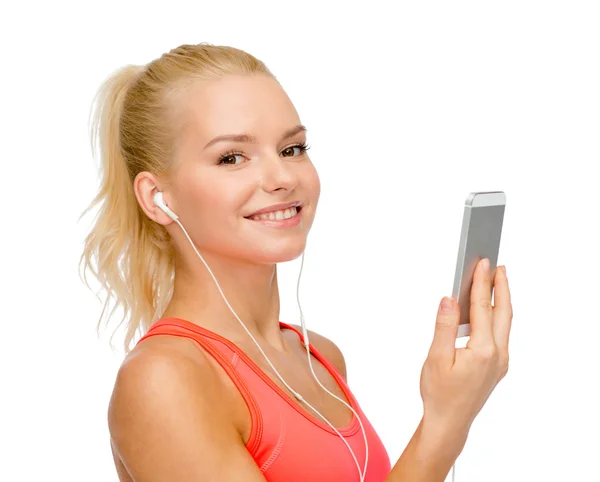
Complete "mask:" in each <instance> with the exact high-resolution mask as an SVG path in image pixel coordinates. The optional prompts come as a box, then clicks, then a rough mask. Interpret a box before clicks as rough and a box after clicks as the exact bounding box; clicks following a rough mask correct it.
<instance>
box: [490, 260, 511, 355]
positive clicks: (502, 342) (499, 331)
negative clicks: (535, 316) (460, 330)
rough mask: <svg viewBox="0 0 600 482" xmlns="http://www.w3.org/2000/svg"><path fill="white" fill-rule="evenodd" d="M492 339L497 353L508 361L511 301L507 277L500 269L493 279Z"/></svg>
mask: <svg viewBox="0 0 600 482" xmlns="http://www.w3.org/2000/svg"><path fill="white" fill-rule="evenodd" d="M493 312H494V339H495V340H496V346H497V347H498V351H499V353H500V354H501V355H502V356H503V357H505V358H506V360H507V361H508V339H509V336H510V327H511V324H512V317H513V311H512V302H511V299H510V289H509V287H508V279H507V277H506V274H505V273H504V271H503V270H502V269H497V270H496V279H495V281H494V308H493Z"/></svg>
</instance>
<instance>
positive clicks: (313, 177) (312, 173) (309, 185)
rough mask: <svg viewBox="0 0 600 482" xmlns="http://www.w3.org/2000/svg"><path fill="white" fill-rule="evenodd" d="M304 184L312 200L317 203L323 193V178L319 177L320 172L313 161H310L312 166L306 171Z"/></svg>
mask: <svg viewBox="0 0 600 482" xmlns="http://www.w3.org/2000/svg"><path fill="white" fill-rule="evenodd" d="M304 185H305V189H306V192H307V193H308V196H309V200H310V202H311V203H313V204H314V205H316V204H317V203H318V201H319V197H320V195H321V180H320V179H319V174H318V172H317V170H316V169H315V166H314V165H313V164H312V163H310V167H309V169H307V171H306V176H305V182H304Z"/></svg>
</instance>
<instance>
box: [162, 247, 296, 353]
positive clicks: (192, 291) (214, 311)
mask: <svg viewBox="0 0 600 482" xmlns="http://www.w3.org/2000/svg"><path fill="white" fill-rule="evenodd" d="M202 257H203V258H204V260H205V261H206V263H207V264H208V266H209V267H210V269H211V271H212V272H213V274H214V276H215V278H216V279H217V281H218V283H219V286H220V287H221V290H222V292H223V294H224V295H225V298H227V301H228V302H229V304H230V305H231V308H233V310H234V311H235V312H236V313H237V315H238V317H239V318H240V320H241V321H242V322H243V323H244V325H245V326H246V328H247V329H248V330H249V331H250V333H252V335H253V336H254V337H255V338H256V339H257V340H259V339H260V340H262V341H263V342H266V343H268V344H270V345H271V346H272V347H274V348H276V349H278V350H282V349H283V348H284V346H285V344H284V342H283V337H282V335H281V331H280V328H279V309H280V300H279V289H278V286H277V265H275V264H269V265H264V264H263V265H259V264H251V263H247V262H244V261H240V260H238V259H231V258H224V257H222V256H216V255H214V256H213V255H211V254H210V253H202ZM162 317H163V318H169V317H174V318H182V319H185V320H188V321H191V322H193V323H196V324H197V325H200V326H202V327H204V328H206V329H209V330H211V331H214V332H215V333H218V334H220V335H222V336H225V337H226V338H229V339H232V340H235V339H239V338H240V337H242V339H246V338H247V337H248V334H247V333H246V332H245V330H244V328H243V327H242V326H241V325H240V322H239V321H238V320H237V319H236V317H235V316H234V314H233V313H232V312H231V310H230V309H229V307H228V306H227V304H226V303H225V300H224V299H223V297H222V296H221V293H220V292H219V290H218V288H217V285H216V284H215V282H214V280H213V278H212V276H211V275H210V273H209V272H208V270H207V269H206V266H204V263H202V261H201V260H200V259H199V258H198V256H197V255H196V254H195V253H193V258H192V259H185V260H183V259H181V258H179V257H178V256H176V259H175V281H174V288H173V296H172V298H171V301H170V303H169V305H168V306H167V309H166V310H165V312H164V313H163V316H162Z"/></svg>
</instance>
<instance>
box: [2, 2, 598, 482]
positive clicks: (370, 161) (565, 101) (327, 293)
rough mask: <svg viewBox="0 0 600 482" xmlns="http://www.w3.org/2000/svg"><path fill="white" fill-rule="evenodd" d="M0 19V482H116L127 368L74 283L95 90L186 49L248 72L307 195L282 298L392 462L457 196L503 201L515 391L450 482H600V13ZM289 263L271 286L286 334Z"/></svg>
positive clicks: (489, 412)
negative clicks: (275, 287) (308, 204)
mask: <svg viewBox="0 0 600 482" xmlns="http://www.w3.org/2000/svg"><path fill="white" fill-rule="evenodd" d="M11 3H12V5H7V6H3V7H2V11H1V12H0V17H1V18H2V26H1V28H0V36H1V38H0V40H1V42H0V45H1V47H0V50H1V52H0V53H1V57H0V66H1V67H0V70H1V75H0V82H1V90H0V95H1V96H2V104H1V108H0V119H1V126H0V127H1V130H0V136H1V142H0V146H1V151H0V155H1V166H2V168H1V173H0V179H1V180H2V183H1V186H2V193H1V199H2V201H1V202H2V218H1V219H2V223H1V224H0V230H1V236H0V242H1V243H2V249H1V251H0V253H1V267H0V274H1V276H0V283H1V297H2V310H1V312H0V321H1V327H2V348H1V350H0V357H1V358H0V362H1V363H0V370H1V380H2V382H1V383H2V385H1V388H0V390H1V396H0V403H1V411H0V438H1V440H2V446H3V447H4V448H3V449H2V452H1V454H0V480H2V481H11V482H16V481H34V480H60V481H65V482H66V481H81V480H85V481H90V482H91V481H116V480H117V478H116V475H115V473H114V468H113V463H112V459H111V453H110V448H109V441H108V431H107V424H106V409H107V404H108V399H109V397H110V393H111V390H112V385H113V382H114V377H115V374H116V371H117V369H118V366H119V364H120V362H121V360H122V356H123V355H122V353H120V352H116V353H113V352H112V351H111V349H110V348H109V345H108V337H109V333H110V332H104V333H103V334H102V336H101V338H98V337H97V335H96V332H95V323H96V320H97V318H98V316H99V314H100V308H101V305H100V302H99V301H98V300H97V299H96V298H95V296H94V294H93V292H92V291H90V290H88V289H87V288H86V287H85V286H84V285H83V284H82V282H81V281H80V279H79V276H78V271H77V264H78V260H79V255H80V253H81V249H82V242H83V238H84V236H85V234H86V232H87V229H88V224H89V218H84V220H82V221H81V222H79V223H78V222H77V219H78V216H79V215H80V214H81V212H82V211H83V210H84V209H85V207H86V206H87V205H88V203H89V202H90V201H91V199H92V197H93V196H94V194H95V193H96V188H97V176H96V170H95V164H94V161H93V159H92V157H91V150H90V147H89V141H88V133H87V129H88V124H87V121H88V113H89V108H90V105H91V101H92V97H93V95H94V93H95V91H96V89H97V87H98V86H99V85H100V83H101V82H102V80H103V79H104V78H105V77H106V76H107V75H109V74H110V73H111V72H112V71H113V70H115V69H116V68H118V67H121V66H123V65H125V64H128V63H135V64H142V63H147V62H149V61H151V60H152V59H154V58H156V57H158V56H160V55H161V54H162V53H163V52H165V51H168V50H170V49H171V48H174V47H176V46H178V45H180V44H183V43H199V42H204V41H207V42H210V43H214V44H225V45H232V46H235V47H238V48H242V49H244V50H247V51H248V52H250V53H252V54H254V55H255V56H257V57H258V58H260V59H262V60H263V61H265V62H266V63H267V65H268V66H269V67H270V68H271V70H272V71H273V72H274V73H275V75H276V76H277V77H278V78H279V80H280V81H281V83H282V84H283V86H284V88H286V90H287V91H288V93H289V95H290V97H291V98H292V101H293V102H294V103H295V105H296V107H297V109H298V111H299V113H300V116H301V119H302V121H303V123H304V124H305V125H306V126H307V127H308V129H309V143H310V144H311V146H312V149H311V151H310V154H311V157H312V159H313V162H314V163H315V165H316V167H317V169H318V171H319V174H320V176H321V181H322V197H321V202H320V206H319V213H318V215H317V219H316V221H315V225H314V228H313V231H312V232H311V236H310V238H309V244H308V249H307V251H306V261H305V266H304V273H303V279H302V286H301V297H302V302H303V310H304V312H305V315H306V319H307V322H308V326H309V327H310V328H311V329H314V330H316V331H318V332H320V333H322V334H324V335H326V336H328V337H330V338H332V339H333V340H334V341H335V342H336V343H337V344H338V345H339V346H340V347H341V348H342V351H343V352H344V354H345V357H346V362H347V365H348V373H349V382H350V385H351V387H352V389H353V390H354V391H355V393H356V395H357V397H358V399H359V400H360V401H361V403H362V405H363V408H364V409H365V411H366V413H367V414H368V415H369V417H370V419H371V420H372V422H373V424H374V425H375V427H376V429H377V430H378V431H379V433H380V435H381V437H382V439H383V441H384V443H385V445H386V447H387V449H388V451H389V454H390V457H391V458H392V461H393V462H395V461H396V459H397V458H398V457H399V456H400V454H401V452H402V450H403V449H404V447H405V446H406V443H407V442H408V440H409V439H410V437H411V435H412V433H413V431H414V430H415V428H416V426H417V424H418V421H419V419H420V416H421V407H422V406H421V399H420V395H419V375H420V370H421V366H422V363H423V361H424V359H425V356H426V353H427V350H428V348H429V344H430V341H431V338H432V334H433V327H434V320H435V313H436V309H437V306H438V303H439V301H440V299H441V298H442V297H443V296H444V295H450V294H451V290H452V282H453V279H454V268H455V263H456V255H457V248H458V240H459V234H460V224H461V221H462V215H463V205H464V201H465V199H466V197H467V195H468V194H469V193H470V192H472V191H487V190H502V191H504V192H505V193H506V195H507V206H506V213H505V220H504V228H503V236H502V242H501V246H500V256H499V260H498V263H499V264H506V265H507V274H508V277H509V282H510V286H511V290H512V296H513V306H514V313H515V314H514V320H513V331H512V338H511V365H510V371H509V374H508V376H507V378H505V379H504V380H503V381H502V382H501V384H500V385H499V386H498V387H497V389H496V390H495V392H494V393H493V394H492V396H491V398H490V399H489V401H488V403H487V404H486V406H485V407H484V409H483V411H482V412H481V413H480V415H479V417H478V418H477V420H476V421H475V424H474V425H473V428H472V431H471V434H470V437H469V439H468V442H467V445H466V447H465V449H464V451H463V453H462V455H461V456H460V458H459V459H458V462H457V477H456V480H457V481H459V482H480V481H486V482H496V481H507V480H510V481H517V482H519V481H524V482H525V481H564V480H570V481H571V480H572V481H574V480H586V481H588V480H600V478H599V477H600V476H599V475H598V466H597V459H598V452H599V449H600V442H599V438H598V434H599V429H600V416H599V411H598V407H600V395H599V393H600V391H599V390H598V385H599V383H598V381H599V380H600V375H599V373H598V368H600V367H599V365H600V363H599V361H598V360H599V357H598V354H599V352H600V350H599V349H598V340H599V338H600V328H599V326H600V315H599V309H598V301H599V300H600V296H599V288H600V282H599V281H598V272H599V269H600V258H599V257H598V254H597V253H598V247H599V246H600V234H599V229H598V226H599V219H600V215H599V213H598V211H599V208H600V199H599V197H598V194H599V193H598V183H599V180H600V176H599V174H598V163H599V154H600V136H599V128H600V59H599V54H600V29H599V28H598V25H599V24H600V8H599V6H598V5H599V4H598V3H597V2H592V1H589V2H582V1H573V0H571V1H563V2H558V1H548V0H546V1H538V2H534V1H523V0H519V1H504V2H481V1H472V2H465V1H457V2H423V1H419V2H417V1H414V2H383V1H375V0H371V1H368V2H364V3H360V4H358V3H356V4H355V3H353V2H328V1H323V0H322V1H319V2H307V1H303V2H301V1H296V2H260V1H252V2H244V1H238V2H233V1H223V2H217V1H214V2H177V1H168V2H135V3H134V2H114V1H107V0H104V1H103V2H97V3H95V4H93V5H92V4H91V2H73V3H72V4H70V3H68V2H41V1H38V2H30V3H28V4H25V3H19V6H17V2H11ZM299 266H300V264H299V260H297V261H294V262H291V263H288V264H286V265H282V266H281V269H280V280H281V291H282V296H283V299H282V303H283V305H282V316H281V319H282V320H283V321H288V322H291V323H297V322H298V310H297V306H296V304H295V283H296V277H297V273H298V269H299Z"/></svg>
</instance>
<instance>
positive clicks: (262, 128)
mask: <svg viewBox="0 0 600 482" xmlns="http://www.w3.org/2000/svg"><path fill="white" fill-rule="evenodd" d="M184 102H185V104H186V105H185V110H186V116H187V124H188V126H189V127H191V131H192V132H193V133H194V136H199V137H200V138H202V140H203V141H204V140H206V141H209V140H210V139H212V138H213V137H215V136H217V135H224V134H238V133H247V134H252V135H255V136H257V137H259V138H260V137H261V136H266V137H269V136H275V137H278V136H280V135H281V132H283V131H285V130H287V129H289V128H290V127H293V126H295V125H297V124H299V123H300V119H299V117H298V113H297V112H296V109H295V108H294V106H293V104H292V102H291V101H290V99H289V97H288V96H287V94H286V93H285V91H284V90H283V88H282V87H281V86H280V84H279V82H277V81H276V80H275V79H273V78H272V77H269V76H268V75H265V74H252V75H244V76H228V77H224V78H221V79H218V80H212V81H202V82H199V83H198V84H196V85H194V86H193V87H192V88H191V89H190V91H189V93H188V94H187V95H186V96H185V99H184Z"/></svg>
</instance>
